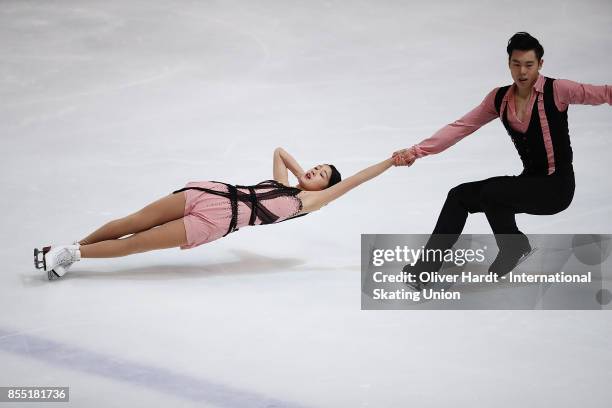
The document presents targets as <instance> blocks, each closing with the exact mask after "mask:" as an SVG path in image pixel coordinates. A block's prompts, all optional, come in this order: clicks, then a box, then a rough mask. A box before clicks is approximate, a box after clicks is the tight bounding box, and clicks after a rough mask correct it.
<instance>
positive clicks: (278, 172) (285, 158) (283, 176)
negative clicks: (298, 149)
mask: <svg viewBox="0 0 612 408" xmlns="http://www.w3.org/2000/svg"><path fill="white" fill-rule="evenodd" d="M287 170H289V171H290V172H291V173H293V175H294V176H295V177H296V178H298V179H299V178H300V177H301V176H302V175H303V174H304V170H303V169H302V167H300V165H299V164H298V162H297V161H296V160H295V159H294V158H293V156H291V155H290V154H289V153H287V152H286V151H285V150H284V149H283V148H282V147H277V148H276V149H274V160H273V169H272V172H273V175H274V180H276V181H278V182H279V183H282V184H284V185H286V186H288V185H289V174H288V173H287Z"/></svg>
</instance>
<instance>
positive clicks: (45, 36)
mask: <svg viewBox="0 0 612 408" xmlns="http://www.w3.org/2000/svg"><path fill="white" fill-rule="evenodd" d="M521 30H526V31H529V32H531V33H532V34H533V35H535V36H536V37H538V38H539V39H540V40H541V41H542V42H543V44H544V47H545V50H546V54H545V56H544V59H545V64H544V69H543V73H544V74H545V75H548V76H552V77H559V78H568V79H572V80H576V81H579V82H585V83H594V84H605V83H608V84H610V83H612V76H611V75H610V72H612V71H611V66H612V41H611V40H610V39H611V38H612V3H611V2H610V1H609V0H603V1H582V2H571V1H539V2H527V1H512V2H511V1H503V2H490V1H470V2H453V1H446V2H440V1H427V2H422V3H416V2H408V1H406V2H400V1H369V2H368V1H344V2H336V1H326V2H324V1H308V2H284V1H277V2H271V1H270V2H250V1H228V2H199V1H161V0H150V1H135V0H130V1H54V2H44V1H16V0H12V1H11V0H3V1H2V2H0V151H1V152H2V160H1V161H0V170H1V171H0V188H1V190H2V198H3V199H2V200H1V201H0V221H1V228H2V238H1V241H0V244H1V245H0V259H1V260H2V263H3V267H2V274H1V280H0V386H8V385H20V386H33V385H58V386H62V385H64V386H70V387H71V401H72V402H71V404H72V406H105V407H123V406H185V407H191V406H211V407H234V406H239V407H251V406H253V407H255V406H287V407H297V406H303V407H375V408H378V407H406V406H420V407H438V406H454V407H473V406H496V407H521V406H564V407H574V406H577V405H579V404H580V405H584V406H588V407H589V408H595V407H607V406H609V404H610V401H611V400H612V391H611V388H610V386H609V383H610V380H611V379H612V369H611V367H612V352H611V348H610V338H611V335H612V324H611V318H610V315H609V313H608V312H566V311H562V312H555V311H520V312H512V311H508V312H505V311H481V312H458V311H457V312H455V311H445V312H427V311H385V312H377V311H361V310H360V274H359V261H360V256H359V250H360V246H359V245H360V235H359V234H361V233H427V232H430V231H431V229H432V227H433V225H434V224H435V220H436V218H437V215H438V212H439V210H440V208H441V206H442V203H443V200H444V198H445V196H446V193H447V191H448V189H449V188H450V187H452V186H454V185H456V184H458V183H460V182H464V181H471V180H478V179H481V178H486V177H489V176H493V175H500V174H516V173H517V172H518V171H519V167H520V162H519V159H518V156H517V154H516V152H515V151H514V149H513V147H512V144H511V142H510V141H509V139H508V137H507V135H506V134H505V131H504V130H503V128H502V126H501V124H500V123H499V122H498V121H497V122H493V123H491V124H489V125H488V126H486V127H484V128H482V129H481V130H479V131H478V132H477V133H475V134H473V135H472V136H470V137H468V138H466V139H465V140H463V141H462V142H460V143H459V144H457V145H456V146H454V147H453V148H452V149H450V150H448V151H446V152H444V153H442V154H439V155H437V156H434V157H429V158H426V159H423V160H419V161H418V162H417V164H416V165H414V166H413V167H411V168H409V169H408V168H397V169H391V170H390V171H388V172H387V173H385V174H383V175H382V176H380V177H379V178H378V179H376V180H374V181H372V182H370V183H369V184H367V185H364V186H362V187H360V188H359V189H357V190H355V191H353V192H351V193H350V194H348V195H347V196H346V197H343V198H342V199H340V200H339V201H337V202H334V203H333V204H331V205H329V206H328V207H326V208H325V209H324V210H323V211H321V212H320V213H315V214H311V215H309V216H308V217H305V218H300V219H298V220H295V221H292V222H287V223H283V224H280V225H275V226H266V227H258V228H250V229H249V228H244V229H243V230H241V231H239V232H238V233H236V234H232V235H231V236H229V237H226V238H224V239H222V240H219V241H216V242H214V243H211V244H209V245H204V246H201V247H199V248H197V249H193V250H189V251H180V250H178V249H171V250H165V251H160V252H155V253H146V254H141V255H134V256H131V257H126V258H119V259H107V260H84V261H82V262H80V263H79V264H77V265H75V266H74V272H71V273H70V274H69V275H67V276H66V278H65V279H63V280H62V281H57V282H51V283H49V282H48V281H46V280H45V279H44V277H43V276H41V275H40V273H37V271H34V270H33V267H32V259H31V258H32V255H31V251H32V248H34V247H35V246H40V245H43V244H48V243H69V242H72V241H73V240H74V239H79V238H83V237H84V236H85V235H86V234H88V233H89V232H90V231H91V230H93V229H95V228H97V227H98V226H99V225H101V224H103V223H105V222H107V221H109V220H111V219H113V218H118V217H121V216H124V215H127V214H128V213H131V212H133V211H135V210H137V209H139V208H141V207H143V206H144V205H146V204H147V203H149V202H150V201H153V200H155V199H157V198H159V197H161V196H163V195H166V194H167V193H169V192H170V191H172V190H174V189H176V188H180V187H182V186H183V185H184V184H185V183H186V182H188V181H192V180H223V181H227V182H234V183H240V184H250V183H256V182H258V181H261V180H264V179H267V178H270V177H271V158H272V151H273V149H274V148H275V147H277V146H283V147H285V148H286V149H287V150H288V151H289V152H291V153H293V154H294V155H295V156H296V157H297V159H298V160H299V161H300V162H302V164H303V165H304V166H305V167H308V166H311V165H314V164H317V163H321V162H331V163H334V164H336V165H337V167H338V168H339V169H340V170H341V171H342V173H343V174H344V175H345V176H348V175H350V174H351V173H353V172H355V171H357V170H360V169H361V168H363V167H365V166H367V165H369V164H372V163H374V162H376V161H379V160H382V159H383V158H384V157H386V156H388V155H389V154H390V153H391V152H392V151H394V150H396V149H399V148H403V147H407V146H409V145H411V144H413V143H414V142H417V141H419V140H420V139H422V138H425V137H427V136H429V135H431V134H432V133H433V132H434V131H435V130H437V129H438V128H439V127H441V126H442V125H444V124H446V123H449V122H451V121H453V120H455V119H456V118H458V117H460V116H461V115H462V114H464V113H465V112H467V111H468V110H469V109H472V108H473V107H474V106H476V105H477V104H479V103H480V101H481V100H482V99H483V98H484V96H485V95H486V93H487V92H489V91H490V90H491V89H492V88H493V87H495V86H500V85H504V84H507V83H509V82H510V80H511V79H510V75H509V72H508V69H507V65H506V54H505V44H506V41H507V39H508V38H509V37H510V35H512V34H513V33H514V32H516V31H521ZM611 113H612V111H611V108H610V106H608V105H604V106H598V107H591V106H571V107H570V112H569V116H570V131H571V135H572V145H573V147H574V153H575V156H574V157H575V160H574V164H575V169H576V179H577V188H576V195H575V198H574V202H573V203H572V205H571V207H570V208H569V209H567V210H566V211H564V212H563V213H561V214H559V215H556V216H550V217H536V216H528V215H525V216H519V217H518V220H519V224H520V226H521V228H522V229H523V231H524V232H526V233H549V232H550V233H611V232H612V204H611V203H612V200H611V199H612V187H610V181H609V176H610V173H611V171H612V161H611V160H610V155H611V154H612V143H610V140H609V139H610V137H611V136H612V114H611ZM466 232H473V233H487V232H489V228H488V225H487V224H486V219H485V217H484V216H483V215H482V214H478V215H474V216H471V217H470V219H469V221H468V225H467V228H466ZM61 405H62V404H58V405H57V406H61ZM19 406H23V407H25V406H28V404H23V405H19ZM32 406H34V405H32ZM36 406H39V405H36ZM54 406H56V405H54Z"/></svg>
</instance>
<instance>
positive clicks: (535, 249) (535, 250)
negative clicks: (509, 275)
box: [512, 247, 538, 270]
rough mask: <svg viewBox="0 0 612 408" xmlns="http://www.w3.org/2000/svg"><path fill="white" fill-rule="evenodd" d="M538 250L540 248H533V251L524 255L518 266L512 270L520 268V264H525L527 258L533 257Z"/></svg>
mask: <svg viewBox="0 0 612 408" xmlns="http://www.w3.org/2000/svg"><path fill="white" fill-rule="evenodd" d="M537 250H538V248H536V247H533V248H531V251H529V252H527V253H525V254H523V255H522V256H521V257H520V258H519V260H518V262H517V263H516V265H515V266H514V268H512V270H514V269H516V268H518V266H519V265H520V264H522V263H523V262H525V261H526V260H527V258H529V257H530V256H531V255H533V254H534V253H536V252H537Z"/></svg>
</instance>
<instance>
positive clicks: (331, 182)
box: [327, 164, 342, 187]
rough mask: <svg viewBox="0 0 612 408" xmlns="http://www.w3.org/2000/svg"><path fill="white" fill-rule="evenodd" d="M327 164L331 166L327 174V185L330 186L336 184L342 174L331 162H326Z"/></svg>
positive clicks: (340, 179)
mask: <svg viewBox="0 0 612 408" xmlns="http://www.w3.org/2000/svg"><path fill="white" fill-rule="evenodd" d="M328 166H329V167H331V175H330V176H329V184H328V185H327V187H331V186H333V185H334V184H338V183H339V182H340V181H342V176H341V175H340V172H339V171H338V169H337V168H336V167H335V166H334V165H333V164H328Z"/></svg>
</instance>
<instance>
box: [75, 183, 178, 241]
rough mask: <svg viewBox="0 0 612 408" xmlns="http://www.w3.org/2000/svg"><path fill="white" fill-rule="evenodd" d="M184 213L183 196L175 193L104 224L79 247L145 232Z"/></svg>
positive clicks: (84, 239)
mask: <svg viewBox="0 0 612 408" xmlns="http://www.w3.org/2000/svg"><path fill="white" fill-rule="evenodd" d="M184 213H185V194H184V193H177V194H170V195H168V196H166V197H163V198H161V199H159V200H157V201H155V202H153V203H151V204H149V205H147V206H146V207H144V208H143V209H141V210H140V211H137V212H135V213H134V214H131V215H128V216H127V217H123V218H119V219H116V220H113V221H110V222H108V223H106V224H104V225H103V226H102V227H100V228H98V229H97V230H96V231H94V232H93V233H91V234H89V235H88V236H87V237H85V238H83V239H81V240H80V241H79V243H80V244H81V245H91V244H95V243H97V242H102V241H107V240H111V239H119V238H121V237H123V236H125V235H129V234H135V233H137V232H141V231H146V230H148V229H151V228H153V227H156V226H158V225H162V224H165V223H167V222H169V221H173V220H176V219H179V218H182V217H183V215H184Z"/></svg>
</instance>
